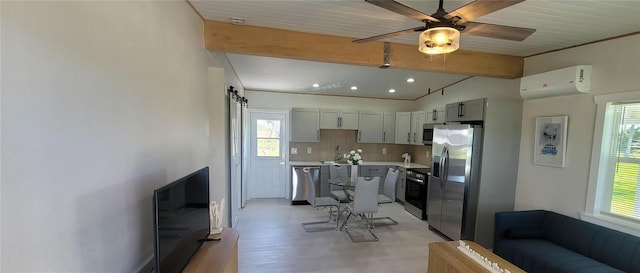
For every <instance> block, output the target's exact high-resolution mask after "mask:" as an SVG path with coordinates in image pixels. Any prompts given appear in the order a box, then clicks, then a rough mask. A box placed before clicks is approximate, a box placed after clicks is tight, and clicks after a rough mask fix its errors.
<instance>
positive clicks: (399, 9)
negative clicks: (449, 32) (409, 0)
mask: <svg viewBox="0 0 640 273" xmlns="http://www.w3.org/2000/svg"><path fill="white" fill-rule="evenodd" d="M364 1H365V2H367V3H369V4H374V5H376V6H378V7H381V8H383V9H386V10H390V11H393V12H395V13H398V14H401V15H404V16H407V17H409V18H412V19H415V20H418V21H421V22H423V21H425V20H427V21H432V22H440V20H438V19H436V18H433V17H431V16H429V15H426V14H424V13H422V12H420V11H418V10H415V9H413V8H410V7H407V6H405V5H403V4H401V3H398V2H396V1H393V0H364Z"/></svg>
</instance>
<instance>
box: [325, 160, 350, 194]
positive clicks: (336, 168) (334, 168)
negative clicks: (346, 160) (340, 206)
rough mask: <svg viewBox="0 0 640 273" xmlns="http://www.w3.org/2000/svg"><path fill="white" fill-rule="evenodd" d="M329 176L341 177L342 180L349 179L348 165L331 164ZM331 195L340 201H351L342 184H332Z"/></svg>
mask: <svg viewBox="0 0 640 273" xmlns="http://www.w3.org/2000/svg"><path fill="white" fill-rule="evenodd" d="M329 178H330V179H333V180H335V179H340V180H342V181H347V180H348V179H349V172H347V166H346V165H335V164H332V165H330V166H329ZM330 190H331V196H333V197H334V198H335V199H336V200H338V201H339V202H340V203H349V202H350V201H351V200H349V197H348V196H347V195H346V194H345V193H344V189H343V188H342V187H340V186H335V185H330Z"/></svg>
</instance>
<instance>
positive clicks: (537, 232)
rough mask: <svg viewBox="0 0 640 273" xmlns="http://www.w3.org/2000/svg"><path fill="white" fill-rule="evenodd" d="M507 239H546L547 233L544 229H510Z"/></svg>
mask: <svg viewBox="0 0 640 273" xmlns="http://www.w3.org/2000/svg"><path fill="white" fill-rule="evenodd" d="M505 237H506V238H507V239H512V240H513V239H544V238H546V237H547V232H546V231H545V230H544V229H543V228H510V229H507V231H506V232H505Z"/></svg>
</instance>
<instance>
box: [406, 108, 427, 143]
mask: <svg viewBox="0 0 640 273" xmlns="http://www.w3.org/2000/svg"><path fill="white" fill-rule="evenodd" d="M426 119H427V113H426V112H425V111H415V112H411V135H410V139H409V144H413V145H423V143H422V130H423V126H424V123H425V122H426Z"/></svg>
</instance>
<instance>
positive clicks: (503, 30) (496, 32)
mask: <svg viewBox="0 0 640 273" xmlns="http://www.w3.org/2000/svg"><path fill="white" fill-rule="evenodd" d="M534 32H536V30H535V29H532V28H522V27H511V26H503V25H493V24H485V23H476V22H467V23H465V29H464V30H463V31H462V33H463V34H465V35H475V36H482V37H489V38H496V39H504V40H512V41H523V40H524V39H526V38H527V37H529V36H530V35H531V34H533V33H534Z"/></svg>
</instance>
